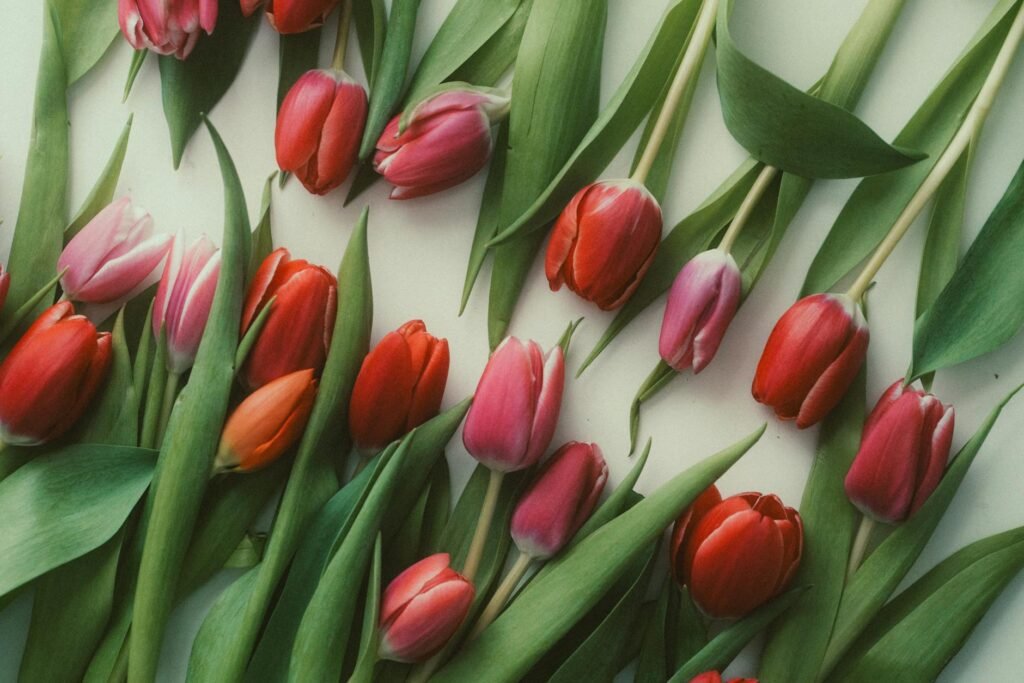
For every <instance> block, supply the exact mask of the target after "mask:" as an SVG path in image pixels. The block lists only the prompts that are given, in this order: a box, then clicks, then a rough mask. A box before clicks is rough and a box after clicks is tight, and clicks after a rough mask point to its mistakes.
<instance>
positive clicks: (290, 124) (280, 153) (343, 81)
mask: <svg viewBox="0 0 1024 683" xmlns="http://www.w3.org/2000/svg"><path fill="white" fill-rule="evenodd" d="M366 107H367V104H366V90H364V89H363V86H361V85H359V84H358V83H356V82H355V81H354V80H353V79H352V78H351V77H350V76H349V75H348V74H346V73H345V72H344V71H341V70H333V69H314V70H313V71H307V72H306V73H304V74H303V75H302V76H301V77H300V78H299V80H297V81H296V82H295V85H293V86H292V87H291V90H289V91H288V94H287V95H286V96H285V98H284V101H283V102H282V103H281V109H280V111H278V113H277V128H276V129H275V131H274V148H275V149H276V151H277V165H278V166H279V167H280V168H281V170H282V171H288V172H290V173H293V174H295V177H296V178H298V179H299V180H300V181H301V182H302V185H303V186H304V187H305V188H306V189H307V190H308V191H310V192H312V193H313V194H319V195H323V194H327V193H328V192H330V191H331V190H333V189H334V188H336V187H338V186H339V185H341V184H342V183H343V182H345V179H346V178H348V175H349V173H350V172H351V171H352V167H353V166H355V163H356V159H357V155H358V153H359V140H360V138H362V136H363V126H364V125H365V124H366Z"/></svg>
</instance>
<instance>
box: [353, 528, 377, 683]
mask: <svg viewBox="0 0 1024 683" xmlns="http://www.w3.org/2000/svg"><path fill="white" fill-rule="evenodd" d="M380 577H381V549H380V534H377V542H376V543H375V544H374V548H373V565H371V567H370V578H369V579H368V580H367V582H366V606H365V607H364V608H363V633H362V635H361V636H360V638H359V659H358V660H357V662H356V669H355V671H354V672H353V673H352V677H351V678H349V681H350V683H373V680H374V678H373V670H374V667H375V666H376V664H377V643H378V637H377V629H378V623H377V622H378V620H379V619H380V592H381V587H380V585H381V578H380Z"/></svg>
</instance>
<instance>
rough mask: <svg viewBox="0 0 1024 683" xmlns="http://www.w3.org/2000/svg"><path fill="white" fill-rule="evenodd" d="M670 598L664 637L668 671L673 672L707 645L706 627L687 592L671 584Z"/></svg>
mask: <svg viewBox="0 0 1024 683" xmlns="http://www.w3.org/2000/svg"><path fill="white" fill-rule="evenodd" d="M672 597H673V600H672V601H671V602H669V621H668V628H669V633H668V634H666V635H667V640H668V647H669V652H668V654H669V663H670V664H671V668H670V670H671V671H675V670H676V669H678V668H679V667H681V666H682V665H683V664H685V663H686V662H688V661H690V659H691V658H693V657H694V656H695V655H696V654H697V653H698V652H700V651H701V650H703V649H704V646H705V645H707V644H708V627H707V624H706V623H705V621H704V617H703V615H701V613H700V610H698V609H697V605H695V604H694V603H693V598H691V597H690V591H689V590H687V589H686V588H680V587H679V586H677V585H675V584H673V591H672Z"/></svg>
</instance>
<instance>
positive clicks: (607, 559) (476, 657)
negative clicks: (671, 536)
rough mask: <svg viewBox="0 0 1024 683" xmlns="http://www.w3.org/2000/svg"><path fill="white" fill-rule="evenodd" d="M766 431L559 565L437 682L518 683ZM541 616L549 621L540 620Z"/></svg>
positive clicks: (669, 488) (675, 483)
mask: <svg viewBox="0 0 1024 683" xmlns="http://www.w3.org/2000/svg"><path fill="white" fill-rule="evenodd" d="M763 432H764V426H762V427H761V428H760V429H759V430H757V431H756V432H754V433H753V434H751V435H750V436H748V437H746V438H744V439H743V440H741V441H739V442H738V443H736V444H735V445H733V446H731V447H729V448H727V449H726V450H724V451H721V452H720V453H718V454H716V455H713V456H711V457H710V458H708V459H706V460H704V461H702V462H701V463H698V464H697V465H695V466H693V467H691V468H689V469H688V470H686V471H685V472H683V473H681V474H679V475H677V476H676V477H674V478H673V479H671V480H670V481H668V482H666V483H665V484H664V485H663V486H662V487H661V488H659V489H658V490H657V491H655V492H654V493H652V494H651V495H650V496H649V497H648V498H646V499H644V500H642V501H641V502H639V503H637V504H636V505H635V506H634V507H633V508H631V509H630V510H627V511H626V512H624V513H622V514H621V515H619V516H618V517H616V518H615V519H614V520H612V521H611V522H608V523H607V524H605V525H604V526H602V527H601V528H600V529H598V530H596V531H594V532H593V533H592V534H590V535H589V536H587V537H586V538H585V539H584V540H583V541H582V542H580V543H579V544H578V545H576V546H575V547H573V548H572V549H571V550H569V551H568V552H566V553H564V554H563V555H562V556H561V557H560V558H559V559H557V560H555V561H554V563H553V565H554V569H552V570H551V571H550V572H548V573H547V574H546V575H545V576H542V577H538V578H537V579H535V580H534V581H532V582H531V583H530V585H529V586H528V587H527V588H526V589H525V590H523V591H522V592H521V593H520V594H519V596H518V597H517V598H516V599H515V600H514V601H513V602H512V604H511V605H509V607H508V609H506V610H505V611H504V612H503V613H502V614H501V616H499V617H498V618H497V619H496V620H495V622H494V623H493V624H491V626H490V627H488V629H487V630H486V631H484V632H483V633H482V634H481V635H480V636H479V637H478V638H477V639H476V640H474V641H472V642H470V643H467V644H466V645H465V646H464V647H463V649H462V651H461V652H460V653H459V654H458V655H456V657H455V658H454V659H452V661H451V662H449V664H448V665H447V666H446V667H445V668H443V669H442V670H441V671H439V672H438V674H437V676H436V677H435V679H434V680H435V681H437V682H438V683H443V682H451V681H472V680H476V677H477V676H478V675H479V672H480V671H482V670H483V669H482V668H481V667H484V666H486V670H487V672H488V679H489V680H490V681H493V682H495V683H500V682H501V681H516V680H519V678H520V677H521V676H522V675H523V674H524V673H525V672H526V671H528V670H529V668H530V666H531V665H532V664H533V663H534V662H536V661H537V660H538V659H539V658H540V657H541V655H543V653H544V652H545V651H546V650H547V648H548V647H550V644H551V643H553V642H555V641H556V640H557V639H558V638H559V637H561V636H562V635H563V634H565V633H566V632H567V631H568V630H569V629H570V628H572V625H573V624H574V623H576V621H578V620H579V618H580V617H581V616H583V615H584V614H585V613H586V612H587V611H588V610H589V609H590V608H591V607H592V606H593V605H594V604H595V603H596V602H597V601H598V600H599V599H600V598H601V596H602V595H604V594H605V593H606V592H607V590H608V589H609V588H610V587H611V586H612V585H613V584H614V583H615V581H616V580H617V579H618V578H619V577H620V576H621V575H622V572H623V571H625V570H626V569H627V568H628V567H629V566H631V564H632V563H633V562H634V561H635V560H636V558H637V557H639V556H640V555H641V554H642V553H644V552H646V549H647V548H649V546H650V543H651V542H653V541H654V540H655V539H656V538H657V537H658V536H659V535H661V533H662V532H663V531H664V530H665V528H666V527H668V525H669V524H671V523H672V521H673V520H674V519H675V518H676V517H677V516H678V515H679V513H680V512H681V511H682V510H683V509H684V508H685V507H686V506H687V505H689V504H690V503H691V502H693V500H694V499H695V498H696V497H697V496H698V495H699V494H700V492H701V491H703V490H704V489H705V488H707V487H708V485H709V484H711V483H712V482H713V481H715V480H717V479H718V478H719V477H720V476H721V475H722V474H724V473H725V472H726V471H727V470H728V469H729V467H731V466H732V465H733V464H734V463H735V462H736V461H737V460H739V459H740V457H742V456H743V454H744V453H745V452H746V451H747V450H748V449H749V448H750V447H751V446H753V445H754V443H756V442H757V440H758V439H759V438H760V437H761V434H762V433H763ZM538 614H543V615H545V618H544V619H537V615H538Z"/></svg>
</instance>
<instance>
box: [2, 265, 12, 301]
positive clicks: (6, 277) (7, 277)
mask: <svg viewBox="0 0 1024 683" xmlns="http://www.w3.org/2000/svg"><path fill="white" fill-rule="evenodd" d="M10 288H11V274H10V273H9V272H8V271H7V270H6V269H5V268H4V267H3V264H0V311H3V310H4V303H5V302H6V301H7V290H9V289H10Z"/></svg>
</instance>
